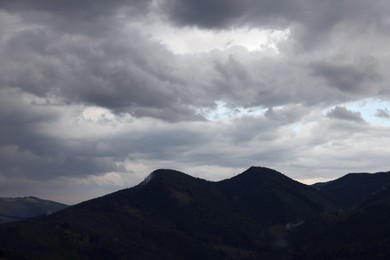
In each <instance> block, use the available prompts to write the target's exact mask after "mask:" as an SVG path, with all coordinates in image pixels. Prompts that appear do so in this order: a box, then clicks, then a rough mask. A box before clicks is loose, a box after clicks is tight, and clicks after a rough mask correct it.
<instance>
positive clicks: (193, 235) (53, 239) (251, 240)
mask: <svg viewBox="0 0 390 260" xmlns="http://www.w3.org/2000/svg"><path fill="white" fill-rule="evenodd" d="M378 176H379V177H375V178H374V181H373V184H370V183H367V182H357V183H360V184H361V183H366V184H367V185H368V186H369V187H377V186H376V185H377V184H376V183H378V181H377V180H376V178H385V179H386V178H387V175H378ZM348 178H349V177H348ZM335 181H336V183H337V182H338V183H339V184H340V185H341V184H343V181H344V179H342V180H341V181H340V180H335ZM352 183H354V182H352ZM345 184H346V183H344V184H343V185H345ZM360 184H359V185H352V186H351V187H352V188H354V189H355V188H356V189H359V188H360V187H361V186H360ZM340 185H339V187H343V185H341V186H340ZM326 186H327V185H325V186H324V187H326ZM352 188H351V193H354V192H355V191H354V190H353V189H352ZM370 189H371V188H370ZM325 190H326V189H325ZM389 193H390V192H387V190H383V191H382V192H380V191H379V190H378V191H377V193H376V194H377V196H373V197H370V196H368V197H367V198H366V201H371V203H370V204H367V205H366V206H364V207H363V206H357V207H356V208H354V209H350V208H349V207H348V205H347V206H345V207H344V206H342V203H333V202H332V201H331V200H329V199H328V197H327V196H325V195H326V194H325V193H324V190H322V191H321V190H319V189H318V188H315V187H311V186H308V185H305V184H302V183H299V182H297V181H294V180H292V179H291V178H289V177H287V176H285V175H283V174H282V173H280V172H278V171H275V170H273V169H270V168H265V167H251V168H249V169H248V170H246V171H244V172H243V173H241V174H238V175H236V176H233V177H232V178H229V179H225V180H222V181H218V182H211V181H207V180H203V179H200V178H196V177H193V176H190V175H188V174H185V173H183V172H180V171H175V170H169V169H159V170H156V171H154V172H152V173H151V174H150V175H149V176H148V177H146V178H145V180H144V181H142V182H141V183H139V184H138V185H136V186H134V187H131V188H127V189H123V190H120V191H117V192H114V193H111V194H107V195H105V196H102V197H100V198H95V199H92V200H89V201H85V202H82V203H80V204H77V205H74V206H71V207H68V208H66V209H64V210H62V211H59V212H57V213H54V214H52V215H50V216H46V217H40V218H37V219H31V220H27V221H23V222H20V223H10V224H4V225H0V258H1V257H4V258H11V259H12V258H18V259H23V258H26V259H27V258H40V259H54V258H61V257H62V258H68V259H69V258H78V259H91V258H93V259H124V258H130V259H164V258H165V259H167V258H168V259H200V258H201V259H259V258H264V259H310V258H313V257H316V258H318V257H321V256H324V255H326V256H328V258H343V257H345V255H344V254H345V252H347V253H348V256H353V257H354V258H357V259H358V258H359V255H364V256H366V257H368V256H371V257H373V258H375V256H377V255H378V254H384V255H386V256H390V252H389V254H387V251H386V250H385V248H387V247H386V246H387V245H388V246H390V241H387V240H386V237H384V236H383V235H382V234H383V232H390V225H387V224H385V223H384V220H385V219H387V217H390V205H388V204H386V203H383V201H390V198H388V197H387V196H390V194H389ZM337 194H338V195H340V193H337ZM364 194H366V193H364ZM341 195H342V193H341ZM366 195H367V194H366ZM369 198H370V199H369ZM333 199H337V197H334V198H333ZM341 209H342V210H341ZM340 210H341V211H340ZM371 210H372V212H375V214H373V213H370V212H371ZM370 220H374V221H373V223H371V222H370ZM367 223H370V227H371V230H372V232H371V233H369V232H368V231H366V230H364V229H357V227H358V226H359V225H364V224H367ZM351 228H354V229H355V230H354V234H355V235H356V236H360V237H361V239H350V238H349V237H348V235H347V234H348V232H349V231H348V229H351ZM381 228H384V229H385V230H384V231H381V230H382V229H381ZM366 235H367V237H370V238H372V239H376V240H377V241H374V243H373V242H372V241H365V240H364V238H365V237H366ZM325 237H328V238H329V237H337V238H338V239H334V241H332V243H325V242H324V240H323V238H325ZM363 242H366V244H367V246H365V247H363V246H362V245H363V244H362V243H363ZM378 243H380V244H381V246H380V247H379V248H381V250H382V251H380V252H379V253H378V251H375V250H374V251H372V249H373V248H378V247H377V244H378ZM345 245H348V246H349V247H346V246H345ZM355 246H359V249H354V248H355ZM35 248H39V250H37V249H35Z"/></svg>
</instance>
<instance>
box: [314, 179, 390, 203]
mask: <svg viewBox="0 0 390 260" xmlns="http://www.w3.org/2000/svg"><path fill="white" fill-rule="evenodd" d="M313 187H314V188H317V189H318V190H319V191H320V192H321V194H322V195H324V196H325V197H326V198H328V199H330V200H331V201H333V202H334V203H336V204H338V205H339V206H342V207H347V208H355V207H357V206H359V205H360V204H362V203H364V202H365V200H367V199H368V198H370V197H371V196H372V195H374V194H376V193H378V192H381V191H383V190H385V189H387V188H390V172H379V173H375V174H370V173H350V174H347V175H345V176H343V177H341V178H339V179H336V180H334V181H330V182H325V183H317V184H314V185H313Z"/></svg>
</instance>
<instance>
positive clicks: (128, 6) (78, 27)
mask: <svg viewBox="0 0 390 260" xmlns="http://www.w3.org/2000/svg"><path fill="white" fill-rule="evenodd" d="M150 2H151V1H149V0H113V1H94V0H81V1H77V0H70V1H67V0H54V1H49V0H37V1H28V0H17V1H13V0H4V1H1V2H0V10H2V9H3V10H5V11H7V12H10V13H11V14H16V15H18V16H19V17H21V18H22V19H23V20H24V21H25V22H27V23H36V24H42V25H45V26H51V27H55V28H57V29H61V30H63V31H66V32H80V31H81V32H83V33H89V34H91V33H92V34H97V33H104V31H102V29H108V28H110V27H112V26H113V25H115V23H114V21H115V19H113V18H115V17H116V16H118V15H119V14H120V13H122V14H125V15H127V16H129V17H133V18H135V17H139V16H142V15H145V13H147V9H148V7H149V5H150Z"/></svg>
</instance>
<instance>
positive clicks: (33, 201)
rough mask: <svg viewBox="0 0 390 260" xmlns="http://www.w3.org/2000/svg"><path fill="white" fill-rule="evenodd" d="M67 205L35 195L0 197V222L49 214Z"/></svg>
mask: <svg viewBox="0 0 390 260" xmlns="http://www.w3.org/2000/svg"><path fill="white" fill-rule="evenodd" d="M66 207H68V206H67V205H65V204H62V203H58V202H54V201H50V200H43V199H39V198H37V197H32V196H30V197H23V198H0V224H1V223H5V222H10V221H18V220H23V219H27V218H32V217H36V216H40V215H49V214H52V213H54V212H57V211H59V210H62V209H64V208H66Z"/></svg>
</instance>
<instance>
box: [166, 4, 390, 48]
mask: <svg viewBox="0 0 390 260" xmlns="http://www.w3.org/2000/svg"><path fill="white" fill-rule="evenodd" d="M162 5H163V7H162V9H163V10H165V13H166V14H167V15H168V17H169V19H170V20H171V21H173V22H174V23H176V24H178V25H179V26H198V27H202V28H211V29H226V28H230V27H239V26H249V27H260V28H271V29H287V28H289V29H290V30H291V32H292V35H293V38H294V39H295V40H296V41H297V43H298V45H299V46H298V48H299V49H300V50H301V51H308V49H312V48H313V46H319V45H323V44H324V43H327V42H329V41H330V40H331V39H332V37H333V35H332V33H334V32H338V33H339V34H341V35H345V34H346V35H349V34H356V33H358V34H361V33H363V31H366V30H371V29H372V28H375V30H378V31H379V32H382V31H384V32H388V31H389V30H388V27H389V26H388V24H387V23H386V22H385V20H386V17H387V13H388V11H389V8H390V6H389V4H388V3H387V1H386V0H379V1H375V3H372V2H369V1H367V0H358V1H352V0H346V1H321V0H314V1H313V0H292V1H284V0H275V1H269V0H260V1H258V0H246V1H221V0H211V1H197V0H185V1H180V0H165V1H162Z"/></svg>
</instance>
